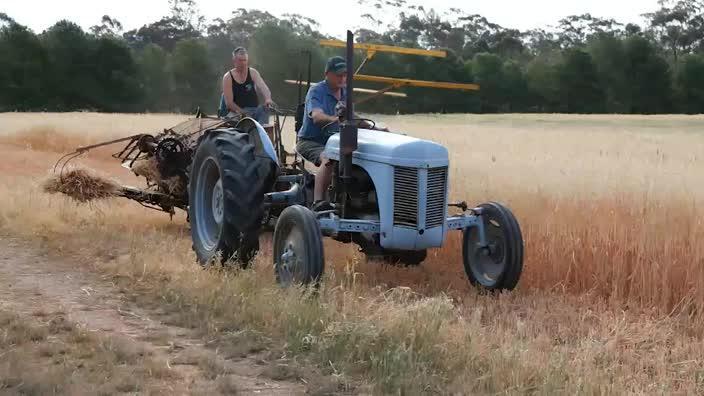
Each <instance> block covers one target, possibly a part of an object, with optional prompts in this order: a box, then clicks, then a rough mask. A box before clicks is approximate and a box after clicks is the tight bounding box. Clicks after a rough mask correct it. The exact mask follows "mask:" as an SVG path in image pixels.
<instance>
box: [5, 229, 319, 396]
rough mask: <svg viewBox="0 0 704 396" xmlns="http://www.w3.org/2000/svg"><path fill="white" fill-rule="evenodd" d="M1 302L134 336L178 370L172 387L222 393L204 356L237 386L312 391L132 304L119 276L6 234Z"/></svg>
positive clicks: (245, 390) (26, 312) (260, 391)
mask: <svg viewBox="0 0 704 396" xmlns="http://www.w3.org/2000/svg"><path fill="white" fill-rule="evenodd" d="M0 309H4V310H8V311H11V312H15V313H17V314H20V315H22V316H27V317H29V316H32V315H36V312H38V311H44V312H57V311H62V312H65V314H66V315H67V318H68V320H70V321H72V322H75V323H78V324H80V325H82V326H85V327H86V329H87V330H89V331H91V332H97V333H99V334H101V335H105V336H108V337H112V338H119V339H123V340H126V342H128V343H133V344H134V346H135V347H138V348H141V349H143V350H145V351H148V353H150V354H151V355H152V356H153V357H154V358H155V359H156V360H158V361H161V362H164V364H165V365H166V366H167V367H168V368H169V369H170V370H174V371H176V372H177V374H178V375H177V376H176V378H178V379H177V380H174V381H171V382H170V383H169V385H170V386H169V387H170V389H169V390H168V392H169V393H170V394H184V393H185V394H190V393H194V394H217V393H218V390H217V382H216V380H215V377H216V375H213V373H205V372H203V367H199V365H198V362H202V361H204V360H209V361H220V362H222V363H221V364H222V366H221V368H220V370H222V372H223V373H224V375H226V376H228V377H229V378H228V379H229V381H231V382H233V383H234V384H235V385H236V389H237V394H257V395H267V394H271V395H273V394H287V395H291V394H305V387H304V386H303V384H302V383H300V382H294V381H276V380H272V379H270V378H264V377H262V375H261V374H262V372H263V371H264V370H265V369H266V367H267V365H266V364H265V363H263V360H262V357H261V356H258V355H256V354H253V355H248V356H244V357H229V359H224V358H223V357H222V356H218V355H217V353H216V352H217V350H213V349H210V348H207V347H206V346H205V345H204V344H203V339H202V338H199V337H197V336H196V335H195V334H193V332H192V331H191V330H188V329H184V328H181V327H176V326H171V325H167V324H164V323H163V322H162V321H160V320H159V316H162V317H163V313H160V312H156V311H149V310H145V309H142V308H139V307H136V306H134V304H131V303H130V302H129V301H127V299H126V298H125V296H124V293H121V291H120V289H119V288H118V287H117V286H115V285H114V284H112V283H111V282H108V281H106V280H105V279H101V278H99V277H98V276H96V275H95V274H93V273H87V272H85V271H79V270H76V268H75V267H72V266H71V263H70V262H68V261H65V260H61V259H55V258H51V257H49V255H47V254H46V253H44V252H38V251H37V249H36V248H34V247H32V246H31V245H29V244H28V243H26V242H23V241H20V240H17V239H14V238H7V237H2V236H0ZM47 364H48V361H47ZM219 380H222V379H221V378H220V379H219Z"/></svg>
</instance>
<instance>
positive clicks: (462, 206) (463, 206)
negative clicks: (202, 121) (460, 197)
mask: <svg viewBox="0 0 704 396" xmlns="http://www.w3.org/2000/svg"><path fill="white" fill-rule="evenodd" d="M447 206H452V207H455V208H460V209H462V211H463V212H466V211H467V208H469V205H467V202H465V201H462V202H456V203H448V204H447Z"/></svg>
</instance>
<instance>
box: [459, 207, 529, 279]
mask: <svg viewBox="0 0 704 396" xmlns="http://www.w3.org/2000/svg"><path fill="white" fill-rule="evenodd" d="M479 207H481V208H482V209H483V212H482V214H481V215H480V219H481V221H482V222H483V223H484V231H485V233H486V240H487V243H488V244H489V248H488V249H482V248H480V247H479V230H478V229H477V227H470V228H468V229H465V230H464V231H463V241H462V258H463V261H464V269H465V272H466V274H467V277H468V278H469V281H470V283H471V284H472V285H474V286H475V287H478V288H480V289H482V290H484V291H501V290H513V289H514V288H515V287H516V285H517V284H518V280H519V279H520V277H521V273H522V271H523V235H522V233H521V228H520V226H519V224H518V221H517V220H516V217H515V216H514V215H513V213H512V212H511V211H510V210H509V209H508V208H507V207H505V206H503V205H501V204H499V203H496V202H489V203H485V204H482V205H479Z"/></svg>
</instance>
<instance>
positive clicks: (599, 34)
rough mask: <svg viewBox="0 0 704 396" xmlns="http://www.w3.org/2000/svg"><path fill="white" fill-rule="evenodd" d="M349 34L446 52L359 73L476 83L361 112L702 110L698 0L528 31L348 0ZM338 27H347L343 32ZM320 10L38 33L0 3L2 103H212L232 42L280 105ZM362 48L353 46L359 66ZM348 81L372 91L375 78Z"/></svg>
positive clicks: (321, 57)
mask: <svg viewBox="0 0 704 396" xmlns="http://www.w3.org/2000/svg"><path fill="white" fill-rule="evenodd" d="M358 2H359V10H360V16H361V18H362V20H363V21H364V23H363V25H364V27H363V28H359V29H357V30H356V31H355V36H356V38H357V41H359V42H365V43H380V44H388V45H396V46H404V47H412V48H425V49H443V50H446V51H447V54H448V56H447V57H446V58H433V57H420V56H413V55H400V54H385V53H379V54H376V56H375V57H374V59H373V60H372V61H371V62H369V63H368V64H366V65H365V66H364V73H365V74H374V75H382V76H389V77H406V78H414V79H420V80H432V81H451V82H463V83H477V84H479V85H480V87H481V89H480V90H479V91H470V92H462V91H453V90H444V89H434V88H412V87H407V88H401V89H400V91H402V92H405V93H407V94H408V97H406V98H395V97H380V98H376V99H373V100H371V101H369V102H366V103H364V104H362V105H360V109H359V110H361V111H374V112H382V113H397V112H398V113H414V112H446V113H453V112H462V113H496V112H564V113H631V114H656V113H700V112H702V111H703V110H704V11H703V8H702V7H703V6H704V0H660V2H659V5H658V7H659V8H658V9H656V10H654V11H653V12H650V13H648V14H645V15H644V19H645V20H646V21H647V23H645V24H644V25H643V26H641V25H637V24H625V25H624V24H622V23H620V22H618V21H616V20H613V19H602V18H597V17H593V16H591V15H589V14H585V15H573V16H568V17H566V18H563V19H561V20H560V21H558V23H557V24H556V26H552V27H550V28H547V27H546V28H544V29H534V30H530V31H520V30H518V29H512V28H506V27H502V26H500V25H498V24H496V23H493V22H491V21H489V20H487V18H485V17H483V16H481V15H477V14H471V13H467V12H465V11H462V10H459V9H455V8H452V9H449V10H447V11H445V12H442V13H440V12H437V11H435V10H434V9H428V8H425V7H423V6H418V5H414V4H410V3H408V2H407V1H405V0H358ZM341 33H344V32H341ZM322 38H331V37H327V36H326V35H325V34H323V33H321V32H320V28H319V24H318V22H317V21H315V20H313V19H311V18H308V17H305V16H302V15H298V14H285V15H283V16H281V17H276V16H274V15H272V14H270V13H268V12H265V11H261V10H257V9H244V8H240V9H236V10H234V11H233V12H232V14H231V17H230V18H229V19H226V20H225V19H215V20H212V21H209V22H206V21H205V18H204V17H203V16H202V15H200V13H199V11H198V7H197V5H196V3H195V1H194V0H171V1H170V9H169V13H168V15H167V16H164V17H163V18H161V19H160V20H158V21H155V22H153V23H150V24H147V25H144V26H142V27H140V28H137V29H133V30H129V31H124V29H123V26H122V24H121V23H120V22H119V21H118V20H116V19H114V18H111V17H110V16H108V15H106V16H104V17H103V18H102V20H101V21H100V22H99V23H98V24H96V25H95V26H92V27H91V28H90V29H89V30H88V31H84V30H83V29H82V28H81V27H80V26H78V25H77V24H75V23H73V22H71V21H68V20H60V21H58V22H57V23H56V24H54V25H53V26H51V27H50V28H48V29H46V30H45V31H43V32H41V33H39V34H37V33H35V32H33V31H32V30H31V29H29V28H27V27H26V26H23V25H21V24H20V23H18V22H17V21H15V20H14V19H12V17H11V16H9V15H6V14H4V13H0V54H2V55H1V56H0V111H74V110H92V111H104V112H184V113H192V112H193V111H195V109H197V108H200V109H201V110H202V111H204V112H205V113H210V114H212V113H214V112H215V111H216V109H217V106H218V103H219V99H220V93H221V86H220V82H221V77H222V75H223V74H224V73H225V72H226V71H227V70H229V69H230V68H231V67H232V66H231V53H232V50H233V49H234V48H235V47H236V46H245V47H247V48H248V49H249V52H250V63H251V65H252V66H253V67H256V68H257V69H258V70H259V71H260V72H261V74H262V76H263V77H264V79H265V80H266V82H267V84H268V85H269V87H270V88H271V89H272V92H273V94H274V100H275V101H276V102H277V103H279V104H280V105H282V106H285V107H288V108H293V107H295V105H296V104H297V103H298V101H299V100H300V96H301V95H305V92H299V90H298V88H297V87H296V86H295V85H292V84H288V83H286V82H284V80H287V79H288V80H295V79H298V78H304V79H305V78H307V75H308V60H309V59H310V60H311V65H312V68H311V73H312V78H313V81H317V80H319V79H321V78H322V73H323V65H324V61H325V59H326V58H327V57H328V56H331V55H333V54H343V49H335V48H325V47H321V46H320V45H319V44H318V40H320V39H322ZM363 57H364V56H363V55H362V54H361V52H358V53H357V55H356V59H355V60H356V63H357V64H359V63H360V62H361V60H362V58H363ZM356 85H357V86H360V87H366V88H373V89H379V88H382V86H379V85H375V84H372V83H361V82H360V83H356Z"/></svg>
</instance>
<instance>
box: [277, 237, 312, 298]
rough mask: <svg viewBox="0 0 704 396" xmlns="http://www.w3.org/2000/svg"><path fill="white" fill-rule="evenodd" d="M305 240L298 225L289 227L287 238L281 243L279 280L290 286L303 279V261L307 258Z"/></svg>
mask: <svg viewBox="0 0 704 396" xmlns="http://www.w3.org/2000/svg"><path fill="white" fill-rule="evenodd" d="M304 246H305V241H304V239H303V234H302V233H301V232H300V231H299V230H298V228H297V227H291V229H289V232H288V235H287V236H286V239H284V240H283V242H282V244H281V250H280V253H279V256H278V269H277V272H278V275H279V282H280V283H281V284H283V285H286V286H289V285H291V284H293V283H298V282H300V281H301V279H300V278H301V273H302V271H303V265H302V264H303V263H304V262H305V260H306V253H305V248H304Z"/></svg>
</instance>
